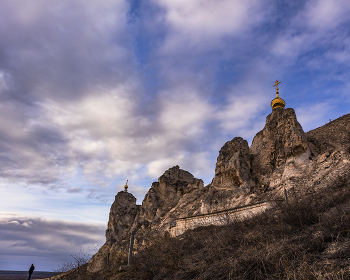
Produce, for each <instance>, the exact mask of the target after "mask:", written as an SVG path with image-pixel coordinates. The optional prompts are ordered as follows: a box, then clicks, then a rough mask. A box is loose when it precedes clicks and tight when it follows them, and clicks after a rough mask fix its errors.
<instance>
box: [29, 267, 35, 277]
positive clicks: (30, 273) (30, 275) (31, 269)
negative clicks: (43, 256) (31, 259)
mask: <svg viewBox="0 0 350 280" xmlns="http://www.w3.org/2000/svg"><path fill="white" fill-rule="evenodd" d="M34 269H35V266H34V265H33V264H32V266H31V267H30V268H29V271H28V272H29V278H28V280H30V277H32V274H33V272H34Z"/></svg>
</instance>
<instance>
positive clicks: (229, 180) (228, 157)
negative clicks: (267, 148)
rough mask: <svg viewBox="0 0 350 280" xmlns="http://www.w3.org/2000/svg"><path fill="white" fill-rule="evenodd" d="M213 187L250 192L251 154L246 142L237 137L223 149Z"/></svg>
mask: <svg viewBox="0 0 350 280" xmlns="http://www.w3.org/2000/svg"><path fill="white" fill-rule="evenodd" d="M211 185H212V186H214V187H215V188H217V189H236V188H242V189H247V190H249V188H250V187H249V185H250V154H249V146H248V142H247V141H246V140H244V139H243V138H241V137H235V138H233V139H232V140H231V141H228V142H226V143H225V145H224V146H223V147H222V148H221V150H220V152H219V156H218V158H217V162H216V167H215V177H214V179H213V181H212V182H211Z"/></svg>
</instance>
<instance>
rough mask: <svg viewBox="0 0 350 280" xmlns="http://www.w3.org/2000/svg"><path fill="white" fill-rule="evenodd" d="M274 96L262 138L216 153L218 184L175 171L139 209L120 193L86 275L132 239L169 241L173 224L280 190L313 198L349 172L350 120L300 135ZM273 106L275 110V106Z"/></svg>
mask: <svg viewBox="0 0 350 280" xmlns="http://www.w3.org/2000/svg"><path fill="white" fill-rule="evenodd" d="M280 100H282V99H281V98H279V97H278V96H277V97H276V98H275V99H274V100H273V102H274V103H273V111H272V113H271V114H270V115H268V116H267V118H266V124H265V127H264V128H263V130H261V131H260V132H258V133H257V135H256V136H255V137H254V139H253V142H252V145H251V147H250V148H249V146H248V143H247V141H246V140H244V139H242V138H241V137H236V138H234V139H232V140H231V141H228V142H227V143H225V145H224V146H223V147H222V148H221V150H220V152H219V156H218V158H217V164H216V168H215V177H214V178H213V180H212V182H211V184H209V185H208V186H205V187H204V184H203V181H202V180H200V179H197V178H194V176H193V175H192V174H191V173H189V172H187V171H185V170H182V169H180V168H179V166H174V167H172V168H170V169H168V170H167V171H165V173H164V174H163V175H162V176H161V177H160V178H159V180H158V182H155V183H153V184H152V186H151V188H150V189H149V191H148V193H147V194H146V196H145V198H144V200H143V202H142V205H140V206H138V205H136V199H135V198H134V197H133V195H132V194H130V193H127V192H119V193H118V194H117V196H116V198H115V201H114V203H113V205H112V207H111V212H110V217H109V222H108V229H107V231H106V243H105V244H104V245H103V246H102V248H101V249H100V250H99V252H98V253H97V254H96V255H95V256H94V257H93V258H92V259H91V260H90V262H89V265H88V270H89V271H91V272H94V271H98V270H100V269H102V268H103V267H104V266H105V256H106V255H107V252H110V254H111V258H113V256H115V255H116V254H118V253H120V252H125V251H127V248H128V243H129V236H130V233H131V231H135V232H136V235H135V248H136V250H138V248H140V247H142V246H143V245H144V244H147V243H149V242H152V238H154V236H157V235H158V234H167V232H169V230H170V227H171V225H172V224H173V223H174V220H175V219H177V218H183V217H187V216H193V215H198V214H205V213H213V212H215V211H220V210H223V209H230V208H233V207H236V206H241V205H247V204H249V203H254V202H260V201H265V200H273V199H275V198H277V197H282V195H283V190H284V189H286V190H288V191H289V190H291V189H293V190H294V191H296V192H301V193H312V192H315V191H317V189H319V188H327V187H328V186H330V185H331V184H333V183H334V182H335V181H337V180H339V178H341V177H342V176H344V174H348V173H349V170H350V140H349V139H350V114H349V115H346V116H343V117H342V118H339V119H337V120H335V121H333V122H330V123H328V124H326V125H325V126H323V127H320V128H317V129H315V130H312V131H310V132H308V133H304V131H303V129H302V127H301V125H300V124H299V122H298V121H297V118H296V115H295V112H294V110H293V109H290V108H288V109H284V103H283V102H284V101H283V102H282V101H280ZM277 101H278V102H277Z"/></svg>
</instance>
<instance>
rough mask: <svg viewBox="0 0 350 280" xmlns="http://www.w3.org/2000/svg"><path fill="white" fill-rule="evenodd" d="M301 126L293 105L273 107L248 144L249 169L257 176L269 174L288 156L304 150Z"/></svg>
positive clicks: (284, 161)
mask: <svg viewBox="0 0 350 280" xmlns="http://www.w3.org/2000/svg"><path fill="white" fill-rule="evenodd" d="M308 151H309V148H308V143H307V138H306V134H305V133H304V131H303V128H302V127H301V125H300V124H299V122H298V121H297V118H296V116H295V112H294V110H293V109H291V108H288V109H282V108H278V109H274V110H273V112H272V113H271V114H270V115H268V116H267V118H266V124H265V127H264V129H263V130H262V131H260V132H259V133H258V134H257V135H256V136H255V137H254V139H253V142H252V145H251V147H250V154H251V157H252V161H251V163H252V170H253V174H254V176H255V177H257V178H261V177H264V176H266V175H267V176H268V175H270V174H271V173H272V172H273V171H274V170H275V169H276V168H278V167H280V166H281V165H283V164H285V163H286V161H287V159H288V158H290V157H297V156H300V155H301V154H304V153H308Z"/></svg>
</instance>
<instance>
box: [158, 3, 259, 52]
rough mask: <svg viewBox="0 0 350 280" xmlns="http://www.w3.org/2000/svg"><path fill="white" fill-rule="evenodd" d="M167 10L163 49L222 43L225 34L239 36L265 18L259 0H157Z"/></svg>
mask: <svg viewBox="0 0 350 280" xmlns="http://www.w3.org/2000/svg"><path fill="white" fill-rule="evenodd" d="M153 2H154V3H156V4H158V5H159V6H161V7H162V8H163V9H164V10H165V22H166V24H167V25H168V27H169V28H170V29H169V33H168V35H167V36H168V37H167V39H166V42H165V44H164V46H163V48H162V52H164V53H167V52H170V53H171V52H174V51H178V50H179V48H180V49H181V48H188V47H189V46H191V47H195V48H196V49H197V50H202V49H207V48H210V47H212V46H217V45H218V44H220V40H221V39H222V38H223V36H228V35H239V34H242V33H243V32H244V31H245V30H248V29H249V28H251V27H252V26H255V25H256V24H257V23H259V22H260V21H261V20H262V19H263V17H264V11H266V9H262V6H263V2H262V1H256V0H249V1H229V0H220V1H215V0H208V1H202V0H194V1H186V0H181V1H172V0H154V1H153Z"/></svg>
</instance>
